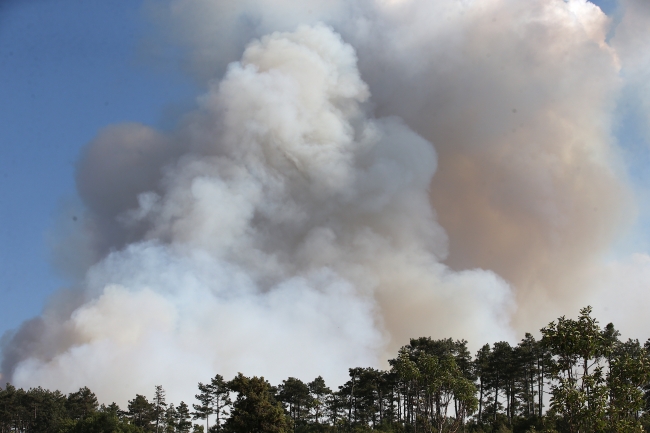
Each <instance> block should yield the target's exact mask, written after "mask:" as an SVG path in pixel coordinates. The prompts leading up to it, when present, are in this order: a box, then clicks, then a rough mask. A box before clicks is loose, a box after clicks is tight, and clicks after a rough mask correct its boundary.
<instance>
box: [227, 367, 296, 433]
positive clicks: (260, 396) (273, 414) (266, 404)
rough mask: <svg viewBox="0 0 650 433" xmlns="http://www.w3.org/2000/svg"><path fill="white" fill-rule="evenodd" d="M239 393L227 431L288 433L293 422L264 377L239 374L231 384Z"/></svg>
mask: <svg viewBox="0 0 650 433" xmlns="http://www.w3.org/2000/svg"><path fill="white" fill-rule="evenodd" d="M228 385H229V387H230V389H231V390H232V391H233V392H235V393H237V398H236V400H235V402H234V404H233V409H232V413H231V414H230V418H228V420H227V421H226V424H225V425H224V428H225V430H226V431H227V432H232V433H287V432H289V431H290V425H291V422H290V420H289V419H288V418H287V416H286V415H285V413H284V410H283V409H282V406H281V404H280V402H278V401H276V400H275V398H274V397H273V390H272V388H271V385H270V384H269V383H268V382H267V381H266V380H264V378H263V377H246V376H244V375H243V374H241V373H239V374H238V375H237V376H236V377H235V378H234V379H233V380H231V381H230V382H229V383H228Z"/></svg>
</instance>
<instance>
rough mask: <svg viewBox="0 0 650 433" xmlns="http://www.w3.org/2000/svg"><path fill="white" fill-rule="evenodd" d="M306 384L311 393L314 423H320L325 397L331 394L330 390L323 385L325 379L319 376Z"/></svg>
mask: <svg viewBox="0 0 650 433" xmlns="http://www.w3.org/2000/svg"><path fill="white" fill-rule="evenodd" d="M307 386H308V387H309V393H310V394H311V403H312V405H311V407H312V409H313V412H314V413H313V419H314V421H315V422H316V424H320V423H321V418H322V416H323V410H324V407H325V404H326V400H327V397H328V396H329V395H330V394H332V390H331V389H329V388H328V387H327V385H325V380H324V379H323V378H322V377H321V376H318V377H317V378H316V379H314V380H313V381H311V382H309V383H308V384H307Z"/></svg>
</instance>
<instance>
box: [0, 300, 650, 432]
mask: <svg viewBox="0 0 650 433" xmlns="http://www.w3.org/2000/svg"><path fill="white" fill-rule="evenodd" d="M388 364H389V366H390V368H389V369H388V370H386V371H381V370H377V369H374V368H364V367H356V368H350V369H349V380H348V381H347V382H346V383H344V384H343V385H341V386H339V387H338V389H336V390H333V389H331V388H329V387H328V386H327V384H326V383H325V381H324V380H323V378H322V377H320V376H319V377H317V378H315V379H314V380H312V381H310V382H303V381H302V380H300V379H297V378H294V377H289V378H287V379H286V380H283V381H282V383H280V384H277V385H275V386H274V385H271V384H270V383H269V382H268V381H267V380H265V379H264V378H263V377H248V376H245V375H243V374H242V373H239V374H238V375H237V376H235V377H234V378H232V379H231V380H226V379H224V377H223V376H221V375H219V374H217V375H215V376H214V377H213V378H211V379H210V378H207V380H206V382H205V383H203V382H201V383H198V385H197V389H196V391H197V394H196V396H195V398H196V400H195V402H191V403H190V404H187V403H185V402H183V401H181V402H179V403H178V404H174V403H172V402H167V401H166V398H165V391H164V389H163V387H162V386H156V387H155V389H153V390H152V391H153V396H152V397H151V400H150V399H148V398H147V397H146V396H144V395H140V394H137V395H135V396H134V398H133V399H132V400H129V401H128V405H127V407H126V408H120V407H119V406H118V405H117V404H115V403H112V404H110V405H108V406H107V405H105V404H101V405H100V404H99V403H98V401H97V397H96V396H95V394H93V392H92V391H91V390H90V389H88V388H85V387H84V388H81V389H80V390H79V391H77V392H73V393H70V394H68V395H64V394H63V393H61V392H59V391H50V390H46V389H43V388H40V387H39V388H32V389H29V390H23V389H17V388H15V387H14V386H12V385H11V384H6V386H5V387H4V388H2V389H0V433H8V432H48V433H49V432H52V433H85V432H88V433H108V432H130V433H141V432H156V433H177V432H178V433H180V432H183V433H186V432H187V433H189V432H192V433H196V432H204V433H205V432H223V433H244V432H247V433H257V432H259V433H262V432H269V433H271V432H273V433H285V432H287V433H289V432H292V433H309V432H323V433H326V432H369V431H380V432H405V433H407V432H408V433H418V432H421V433H429V432H436V433H442V432H450V433H451V432H477V433H478V432H484V433H487V432H502V433H505V432H522V433H523V432H549V433H550V432H558V433H559V432H568V433H578V432H580V433H586V432H611V433H613V432H643V431H647V430H648V429H649V428H650V340H648V341H647V342H646V343H645V344H644V345H642V344H641V343H639V341H638V340H627V341H621V339H620V334H619V332H618V331H617V330H616V329H615V328H614V326H613V325H612V324H608V325H606V326H605V327H601V326H600V325H599V323H598V321H597V320H596V319H595V318H594V317H592V309H591V308H590V307H586V308H584V309H582V310H581V311H580V314H579V317H578V318H577V319H567V318H566V317H561V318H559V319H557V320H556V321H553V322H551V323H550V324H549V325H548V326H546V327H544V328H542V329H541V338H540V339H535V338H534V337H533V336H532V335H531V334H526V335H525V337H524V339H523V340H521V341H520V342H519V343H518V344H517V345H516V346H512V345H510V344H509V343H507V342H496V343H494V344H492V345H491V346H490V345H489V344H486V345H484V346H483V347H482V348H481V349H480V350H479V351H478V352H477V353H476V354H474V355H473V356H472V354H471V353H470V352H469V350H468V348H467V342H466V341H464V340H452V339H443V340H433V339H431V338H428V337H422V338H414V339H411V340H410V343H409V344H408V345H406V346H404V347H402V348H401V349H400V350H399V352H398V354H397V356H396V357H395V358H394V359H391V360H389V361H388ZM161 379H164V378H161Z"/></svg>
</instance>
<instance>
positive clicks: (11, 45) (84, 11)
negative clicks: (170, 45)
mask: <svg viewBox="0 0 650 433" xmlns="http://www.w3.org/2000/svg"><path fill="white" fill-rule="evenodd" d="M142 9H143V7H142V4H140V3H139V2H133V1H120V2H118V3H113V4H111V5H108V4H104V3H100V2H84V1H81V0H79V1H76V0H72V1H69V0H66V1H62V2H53V1H47V0H43V1H41V0H35V1H28V2H19V1H9V2H2V4H0V58H1V59H2V61H1V62H0V74H1V79H0V80H1V82H2V85H1V86H0V92H2V93H1V96H0V101H1V102H0V116H1V118H2V119H3V121H2V123H3V125H4V126H3V128H2V132H0V134H1V135H0V143H2V145H1V146H0V152H1V153H0V173H2V174H1V177H2V183H1V186H0V188H2V193H1V194H0V196H1V197H2V205H1V206H0V209H1V210H0V212H1V216H0V221H1V223H0V226H1V227H2V229H0V230H1V231H0V239H1V240H0V245H2V247H1V249H0V255H1V260H0V281H1V283H0V286H1V287H0V293H1V294H2V304H3V305H4V306H5V312H4V313H3V314H2V315H1V316H0V330H2V331H0V332H2V333H4V331H6V330H8V329H10V328H15V327H17V326H18V325H19V324H20V323H21V322H22V321H24V320H25V319H27V318H29V317H32V316H34V315H36V314H38V313H39V312H40V310H41V309H42V307H43V305H44V303H45V302H46V300H47V298H48V296H49V295H51V294H52V293H53V292H54V291H55V290H56V289H57V288H59V287H60V286H62V285H65V283H66V279H65V275H61V272H59V271H58V270H57V269H56V268H54V267H53V266H52V257H51V250H50V248H49V245H50V242H49V239H50V237H51V234H52V231H53V230H54V227H55V226H56V224H57V220H58V218H60V215H61V213H62V212H63V213H65V210H64V209H66V207H67V206H68V203H70V202H74V201H75V200H78V199H77V198H76V190H75V184H74V167H75V164H76V161H77V160H78V158H79V153H80V150H81V148H82V147H83V146H84V145H85V144H86V143H88V142H89V141H90V140H91V139H92V138H93V137H94V136H95V135H96V134H97V132H98V130H100V129H101V128H103V127H105V126H107V125H110V124H112V123H118V122H122V121H139V122H142V123H145V124H150V125H156V126H159V127H165V125H166V124H168V123H170V122H173V121H174V120H173V119H174V117H175V113H176V112H177V111H178V110H179V108H178V107H184V106H187V105H191V104H193V100H194V97H195V96H196V94H197V90H196V86H195V85H194V83H193V82H192V80H191V78H188V77H187V76H185V75H183V74H182V73H181V71H180V70H179V69H180V68H179V65H178V64H174V63H173V62H170V63H167V64H165V63H162V62H157V63H152V62H148V61H147V59H145V58H144V57H143V56H141V55H139V50H140V48H139V47H140V46H141V45H142V44H143V43H144V41H143V39H144V37H145V35H146V29H147V24H148V23H147V19H146V17H145V14H144V13H143V10H142ZM73 216H74V215H70V216H69V218H72V217H73Z"/></svg>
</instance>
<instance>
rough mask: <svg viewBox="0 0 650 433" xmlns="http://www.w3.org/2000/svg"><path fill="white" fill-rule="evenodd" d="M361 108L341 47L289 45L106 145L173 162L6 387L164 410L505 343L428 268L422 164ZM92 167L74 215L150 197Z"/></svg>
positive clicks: (477, 304)
mask: <svg viewBox="0 0 650 433" xmlns="http://www.w3.org/2000/svg"><path fill="white" fill-rule="evenodd" d="M368 98H369V91H368V88H367V86H366V85H365V83H364V82H363V81H362V80H361V78H360V75H359V72H358V69H357V67H356V56H355V53H354V50H353V49H352V47H351V46H349V45H347V44H345V43H344V42H343V41H342V40H341V38H340V37H339V36H338V35H337V34H335V33H334V32H333V31H332V30H331V29H330V28H328V27H325V26H323V25H317V26H315V27H300V28H298V30H297V31H295V32H293V33H273V34H271V35H269V36H265V37H263V38H262V39H261V40H257V41H253V42H252V43H251V44H249V45H248V47H247V48H246V50H245V52H244V54H243V57H242V60H241V61H240V62H238V63H233V64H231V65H230V66H229V68H228V72H227V73H226V76H225V78H224V79H223V80H222V81H221V82H218V83H217V82H215V83H213V84H212V85H211V86H210V89H209V91H208V92H207V94H205V95H204V96H202V97H201V98H200V108H199V109H198V110H197V111H196V112H195V113H192V114H191V115H190V116H188V118H187V119H186V122H185V124H184V126H183V127H182V128H181V129H180V130H179V131H178V132H177V134H176V135H175V136H174V137H173V138H167V137H163V136H158V135H156V134H153V133H149V132H147V131H146V130H143V129H142V128H140V127H135V126H127V127H125V128H123V129H122V130H121V132H120V134H123V135H122V136H130V137H133V136H135V137H136V138H137V140H135V141H137V142H138V143H141V142H143V141H144V142H146V143H148V144H147V145H146V147H147V148H150V149H149V150H147V149H146V148H145V146H139V148H140V149H142V148H145V150H144V151H143V152H148V153H150V154H151V153H153V154H154V155H155V154H158V153H160V151H158V150H157V148H158V147H160V148H161V149H165V148H166V147H167V146H169V141H170V140H171V141H176V142H182V143H186V145H187V148H188V150H187V151H186V152H185V153H183V155H182V156H180V157H179V158H177V159H176V160H174V161H173V162H172V163H171V164H168V165H166V166H165V169H164V175H163V176H162V178H161V179H160V182H159V185H158V186H157V187H156V188H155V189H156V192H154V191H144V192H141V193H139V194H137V200H138V203H139V205H138V206H137V207H135V208H132V209H130V210H126V211H124V212H121V213H120V214H119V215H118V216H117V220H118V221H119V223H120V224H122V225H123V226H124V227H126V229H127V230H132V233H136V232H137V233H139V234H140V236H141V238H142V239H141V240H138V241H135V242H130V243H128V245H127V246H126V247H124V248H122V249H121V250H119V251H115V252H112V253H110V254H109V255H108V256H107V257H106V258H104V259H102V260H101V261H100V262H99V263H97V264H96V265H94V266H93V267H92V268H91V269H90V270H89V271H88V273H87V275H86V278H85V280H84V283H83V291H84V294H85V295H84V296H85V297H86V299H87V301H86V302H83V303H82V304H81V305H79V306H78V307H77V308H76V309H74V311H72V312H71V314H70V315H69V316H67V317H64V319H63V320H62V319H61V318H60V317H56V318H53V319H52V320H51V322H49V323H47V324H46V329H47V331H46V332H45V334H46V335H44V336H43V338H47V339H48V340H49V342H50V343H49V344H48V348H47V349H45V348H42V351H40V352H38V353H31V354H30V356H27V357H24V358H23V359H20V360H19V361H18V362H17V363H16V364H15V366H14V371H13V381H14V382H15V383H16V384H17V385H20V386H30V385H36V384H39V385H43V386H48V387H51V388H63V389H64V390H70V389H75V388H77V387H80V386H83V385H86V386H89V387H90V388H91V389H93V390H95V392H97V394H98V395H99V396H100V397H101V398H102V399H103V400H106V401H108V400H116V401H119V402H124V401H125V399H126V398H128V397H130V396H133V395H134V393H136V392H142V390H143V389H148V388H150V387H151V385H152V384H153V383H157V382H161V381H165V380H167V381H169V380H170V379H169V376H170V375H172V376H173V379H172V380H173V382H172V383H166V387H168V388H169V392H170V396H173V397H178V398H181V397H182V396H185V398H187V396H188V395H191V391H192V389H193V388H194V387H195V386H196V383H197V382H198V381H200V380H207V378H209V377H211V376H212V375H214V374H215V372H219V373H221V374H224V375H226V376H228V375H234V374H235V373H236V372H237V371H245V372H246V373H247V374H264V375H266V376H267V377H270V378H271V379H273V380H275V381H280V380H282V379H283V378H286V377H288V376H290V375H298V376H300V377H304V378H307V379H309V378H313V377H316V376H317V375H319V374H321V375H324V376H325V377H328V378H330V379H333V380H334V381H335V382H341V381H342V380H343V379H344V378H345V375H346V371H347V368H348V367H351V366H354V365H374V366H378V365H379V360H380V358H381V357H383V356H384V355H386V353H384V350H385V348H386V347H391V348H393V347H395V346H396V345H399V344H404V343H406V342H407V341H408V338H409V337H412V336H414V335H424V334H435V335H437V336H440V337H443V336H448V335H454V336H457V337H464V336H466V335H468V334H471V335H472V336H476V338H477V339H479V340H485V339H491V338H510V337H511V334H510V330H509V328H508V315H507V311H508V308H509V307H510V306H511V298H510V291H509V288H508V286H507V285H506V284H505V283H504V282H503V281H502V280H501V279H499V278H498V277H496V276H495V275H494V274H492V273H491V272H489V271H480V270H474V271H466V272H461V273H454V272H451V271H450V270H449V269H447V268H446V267H445V266H444V265H442V264H441V263H440V260H441V259H443V258H444V257H445V255H446V236H445V234H444V231H443V230H442V229H441V227H440V226H439V225H438V224H437V223H436V221H435V218H434V214H433V211H432V209H431V206H430V204H429V199H428V188H429V184H430V182H431V178H432V176H433V174H434V171H435V168H436V155H435V152H434V150H433V147H432V146H431V144H430V143H428V142H427V141H425V140H424V139H422V138H421V137H419V136H418V135H417V134H415V133H414V132H412V131H411V130H410V129H409V128H408V127H406V126H405V125H404V124H403V123H402V122H401V121H399V120H398V119H396V118H383V119H373V118H372V117H370V116H369V114H368V107H367V106H366V103H367V100H368ZM112 136H114V131H112V130H108V131H107V132H105V133H104V134H103V135H102V136H100V137H99V138H98V139H97V140H96V141H95V142H94V143H93V144H92V145H91V149H90V150H89V152H90V153H98V152H99V150H93V149H102V148H103V147H104V146H105V144H104V143H106V142H107V137H112ZM132 141H133V140H124V142H127V143H131V142H132ZM99 154H101V155H102V157H101V158H92V157H88V159H86V160H85V164H86V165H85V166H82V167H81V168H80V176H82V179H84V180H87V183H86V184H85V185H86V186H87V189H86V190H85V194H86V200H87V201H88V202H90V203H92V202H93V197H99V199H98V200H99V203H98V204H97V205H96V206H95V209H97V208H98V207H99V206H104V207H107V206H109V204H110V202H109V204H107V203H106V201H105V200H103V199H102V198H103V197H107V198H110V200H112V203H117V204H114V205H111V206H114V207H115V208H116V209H119V208H120V207H123V206H124V204H123V203H129V200H128V196H129V195H136V193H137V188H136V185H137V186H139V185H140V184H147V183H148V182H149V181H146V182H145V181H138V180H136V181H135V182H133V183H131V184H130V189H129V190H126V191H125V190H124V189H122V188H121V181H119V180H118V181H117V183H112V182H111V183H102V182H99V181H97V182H95V181H93V179H103V178H104V177H105V176H114V175H115V172H113V173H111V174H106V173H107V171H110V168H112V167H115V166H116V164H117V163H116V162H115V160H117V161H118V162H119V167H120V168H121V169H120V170H119V172H120V173H123V172H124V171H125V170H127V169H126V168H125V167H127V166H128V165H127V164H125V163H124V162H123V159H125V156H124V155H121V154H116V155H113V154H110V155H109V154H106V153H104V152H99ZM126 155H127V156H128V155H129V154H128V153H126ZM138 158H141V157H138ZM162 160H164V158H162ZM143 162H144V164H146V161H143ZM156 164H158V165H159V162H158V161H154V162H153V163H152V165H154V166H156ZM138 165H139V164H136V165H135V166H134V168H133V170H137V171H135V173H140V177H144V178H147V177H149V178H151V176H147V175H145V174H142V172H141V171H140V170H139V167H138ZM124 175H125V176H126V178H131V177H133V176H132V173H131V172H130V171H128V170H127V171H126V173H124ZM92 185H97V187H95V189H93V190H91V189H90V188H91V187H90V186H92ZM116 187H118V188H116ZM93 194H94V195H93ZM121 194H122V195H123V197H126V198H120V195H121ZM100 211H103V212H104V213H110V212H113V213H115V210H114V209H110V210H106V209H100V210H99V211H97V212H98V213H99V212H100ZM504 311H505V312H506V314H504ZM468 316H469V317H472V318H473V319H472V320H467V319H465V317H468ZM44 320H46V321H47V320H48V314H47V312H46V314H45V315H44ZM107 377H109V378H111V380H110V381H107V380H106V378H107ZM116 378H119V379H116ZM116 380H118V381H119V382H115V381H116ZM117 383H119V385H117Z"/></svg>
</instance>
